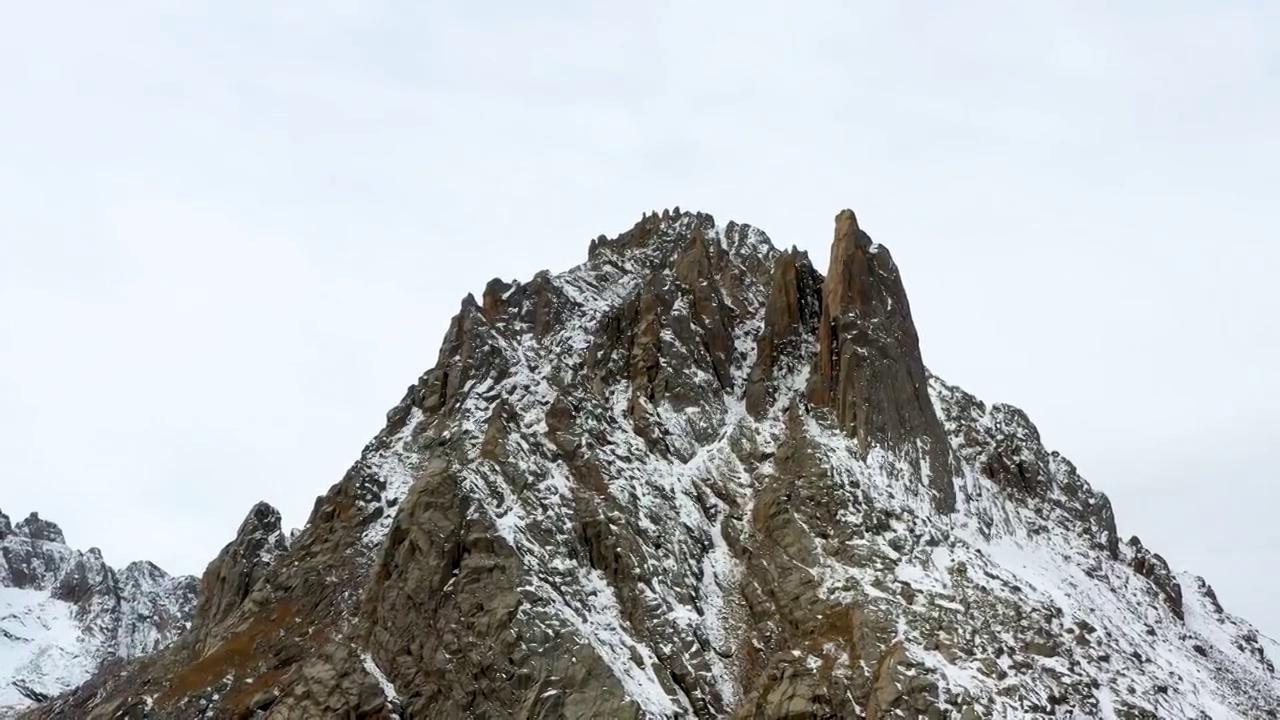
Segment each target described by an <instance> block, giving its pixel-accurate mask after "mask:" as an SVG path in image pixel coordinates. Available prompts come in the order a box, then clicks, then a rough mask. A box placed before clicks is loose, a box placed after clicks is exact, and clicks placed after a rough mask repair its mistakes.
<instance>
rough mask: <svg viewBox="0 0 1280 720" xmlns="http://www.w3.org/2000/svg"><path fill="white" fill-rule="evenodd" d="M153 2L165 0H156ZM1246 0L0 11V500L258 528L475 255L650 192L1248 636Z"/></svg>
mask: <svg viewBox="0 0 1280 720" xmlns="http://www.w3.org/2000/svg"><path fill="white" fill-rule="evenodd" d="M178 8H181V9H178ZM1277 37H1280V5H1276V4H1275V3H1260V2H1243V1H1237V2H1219V3H1213V4H1208V3H1203V2H1190V1H1174V2H1154V1H1152V2H1138V1H1131V2H1121V3H1116V2H1091V1H1085V2H1080V1H1075V0H1072V1H1070V2H1068V1H1066V0H1063V1H1050V0H1042V1H1041V2H1037V3H1015V2H1011V1H1010V2H970V3H964V4H963V6H962V7H961V6H947V5H943V4H940V3H925V2H895V3H844V2H809V3H796V4H793V5H791V6H790V7H788V6H787V5H785V4H783V3H758V2H727V1H726V2H697V3H684V2H680V3H677V2H655V3H642V4H635V3H632V4H629V5H628V6H627V7H626V8H625V9H624V8H623V6H622V4H618V3H600V2H587V1H583V2H557V3H551V4H546V3H537V4H529V3H517V2H508V3H447V4H446V3H436V2H426V3H422V2H416V3H408V2H405V3H400V2H327V3H326V2H317V1H316V0H297V1H295V2H275V3H260V2H228V1H224V2H218V3H212V2H210V3H196V2H188V3H168V2H164V3H161V2H119V3H91V2H76V3H69V2H57V1H55V0H50V1H49V2H44V3H22V4H16V3H10V4H8V5H7V6H6V7H5V8H4V9H3V10H0V88H3V89H4V102H3V112H0V137H3V142H2V143H0V458H3V466H0V509H3V510H4V511H5V512H7V513H8V514H9V515H11V516H15V518H14V519H15V520H16V519H17V516H22V515H25V514H26V513H27V512H29V511H31V510H39V511H40V512H41V513H42V515H44V516H46V517H48V518H51V519H53V520H55V521H58V522H59V523H60V524H62V525H63V527H64V529H65V530H66V533H67V536H68V538H69V540H70V541H71V542H72V543H73V544H76V545H78V546H81V547H87V546H90V545H97V546H100V547H101V548H102V550H103V552H104V554H105V555H106V557H107V559H108V560H109V561H110V562H113V563H124V562H127V561H129V560H132V559H138V558H149V559H153V560H155V561H156V562H158V563H160V564H161V565H162V566H164V567H165V568H167V569H169V570H171V571H175V572H190V573H199V572H200V571H202V569H203V567H204V565H205V563H207V562H208V561H209V560H210V559H211V558H212V557H213V556H214V555H215V554H216V553H217V551H218V550H219V548H220V547H221V546H222V545H223V544H224V543H225V542H227V541H228V540H229V539H230V538H231V536H232V535H233V534H234V532H235V528H236V526H237V525H238V524H239V522H240V520H241V519H242V518H243V516H244V515H245V513H246V512H247V511H248V509H249V507H250V506H251V505H252V504H253V503H254V502H255V501H257V500H259V499H265V500H267V501H269V502H271V503H273V504H275V505H277V506H278V507H280V508H281V510H282V511H283V512H284V515H285V520H286V522H287V523H288V524H290V525H300V524H301V523H302V522H303V521H304V520H305V518H306V515H307V513H308V512H309V510H310V507H311V504H312V502H313V501H314V498H315V496H317V495H319V494H321V493H322V492H324V491H325V490H326V489H327V488H328V486H329V485H330V484H331V483H333V482H335V481H336V480H338V479H339V478H340V476H341V475H342V473H343V472H344V470H345V469H346V468H347V466H348V465H349V464H350V463H351V462H352V461H353V460H354V459H355V458H356V456H357V455H358V453H359V451H360V448H361V446H362V445H363V444H364V442H365V441H366V440H368V439H369V437H371V436H372V435H373V434H374V433H375V432H376V431H377V430H378V429H379V428H380V427H381V425H382V423H383V414H384V413H385V411H386V410H387V409H389V408H390V407H391V406H392V405H394V404H395V402H396V401H397V400H398V399H399V398H400V397H401V394H402V392H403V390H404V388H405V387H406V386H407V385H409V384H410V383H411V382H412V381H413V380H414V379H415V378H416V377H417V376H418V374H419V373H421V372H422V371H423V370H424V369H425V368H427V367H428V366H430V365H431V364H432V363H433V362H434V359H435V356H436V352H437V350H438V348H439V343H440V341H441V339H442V337H443V334H444V331H445V329H446V327H447V324H448V320H449V318H450V316H451V315H452V314H453V313H454V312H455V311H456V309H457V307H458V302H459V300H460V299H461V297H462V296H463V295H465V294H466V293H467V292H473V291H474V292H478V291H479V290H480V289H482V287H483V285H484V283H485V281H486V280H488V279H489V278H490V277H493V276H502V277H505V278H512V277H518V278H528V277H529V276H531V275H532V274H533V273H534V272H535V271H537V270H539V269H541V268H550V269H553V270H559V269H565V268H567V267H570V266H572V265H574V264H576V263H578V262H580V261H581V260H583V259H584V258H585V255H586V248H587V243H588V240H589V238H591V237H593V236H595V235H597V234H600V233H605V234H609V235H613V234H616V233H618V232H621V231H623V230H625V229H627V228H628V227H630V226H631V224H632V223H633V222H634V221H635V220H637V219H638V218H639V217H640V214H641V213H642V212H643V211H645V210H651V209H660V208H663V207H669V206H673V205H680V206H682V207H683V208H686V209H701V210H705V211H708V212H712V213H713V214H715V215H716V217H717V218H718V219H720V220H721V221H722V222H723V221H727V220H729V219H736V220H739V221H746V222H751V223H753V224H755V225H758V226H760V227H762V228H763V229H765V230H766V231H767V232H769V234H770V235H771V236H772V237H773V239H774V241H775V244H778V245H780V246H783V245H791V244H795V245H798V246H800V247H801V248H804V249H807V250H808V251H809V252H810V254H811V255H812V256H814V257H815V259H817V260H818V264H819V265H820V266H824V265H825V258H826V253H827V247H828V244H829V242H830V237H831V229H832V219H833V217H834V215H835V213H836V211H837V210H839V209H840V208H843V207H852V208H854V209H855V210H856V211H857V212H858V214H859V217H860V218H861V220H862V223H863V225H864V227H865V228H866V229H867V230H868V231H869V232H870V233H871V234H872V236H873V237H874V238H876V239H877V240H879V241H881V242H884V243H885V244H887V245H889V246H890V247H891V248H892V249H893V251H894V255H895V257H896V258H897V260H898V262H899V264H900V265H901V266H902V268H903V272H904V274H905V278H906V282H907V286H908V291H909V292H910V295H911V299H912V306H913V310H914V312H915V314H916V318H917V322H918V324H919V327H920V333H921V336H922V341H923V345H924V352H925V360H926V362H927V363H928V364H929V365H930V367H932V368H933V369H934V370H935V371H936V372H937V373H938V374H940V375H942V376H943V377H945V378H947V379H948V380H951V381H953V382H957V383H959V384H961V385H962V386H964V387H965V388H967V389H969V390H971V391H973V392H976V393H977V394H978V395H979V396H981V397H983V398H984V399H986V400H988V401H992V400H998V401H1006V402H1011V403H1013V404H1016V405H1019V406H1021V407H1023V408H1025V409H1026V410H1027V411H1028V412H1029V413H1030V414H1031V416H1032V418H1033V419H1034V420H1035V421H1036V422H1037V424H1038V425H1039V427H1040V429H1041V431H1042V434H1043V435H1044V438H1045V440H1046V442H1047V444H1048V445H1049V446H1050V447H1052V448H1055V449H1058V450H1060V451H1062V452H1063V453H1064V454H1066V455H1068V456H1069V457H1071V458H1073V459H1074V460H1075V461H1076V462H1077V464H1078V465H1079V467H1080V468H1081V470H1082V472H1083V473H1084V474H1085V475H1086V477H1087V478H1089V479H1090V480H1091V482H1092V483H1093V484H1094V485H1095V486H1096V487H1099V488H1101V489H1103V490H1105V491H1106V492H1108V493H1109V494H1110V495H1111V497H1112V498H1113V500H1114V502H1115V505H1116V510H1117V515H1118V517H1119V524H1120V529H1121V532H1122V534H1124V535H1125V536H1126V537H1127V536H1128V535H1129V534H1133V533H1136V534H1138V535H1140V536H1141V537H1142V538H1143V540H1144V541H1145V542H1146V544H1147V545H1148V546H1151V547H1153V548H1154V549H1156V550H1157V551H1159V552H1161V553H1163V554H1164V555H1165V556H1166V557H1167V558H1168V559H1169V560H1170V561H1171V562H1172V564H1174V565H1175V566H1177V567H1180V568H1186V569H1190V570H1193V571H1195V572H1199V573H1201V574H1204V575H1206V576H1207V577H1208V578H1209V580H1210V581H1211V582H1212V583H1213V584H1214V585H1215V586H1216V588H1217V590H1218V594H1219V596H1220V597H1221V599H1222V601H1223V603H1224V604H1225V605H1226V606H1227V607H1228V608H1229V609H1230V610H1232V611H1235V612H1238V613H1241V614H1244V615H1245V616H1247V617H1249V618H1251V619H1252V620H1254V621H1255V622H1257V623H1259V624H1260V625H1261V626H1262V628H1263V629H1264V630H1265V631H1267V632H1268V633H1269V634H1271V635H1273V636H1280V608H1277V607H1276V606H1275V604H1274V602H1273V599H1274V598H1275V597H1277V596H1280V573H1277V572H1276V571H1277V566H1276V563H1277V556H1278V555H1280V552H1278V551H1280V523H1277V522H1276V521H1275V519H1274V516H1275V513H1276V507H1277V499H1278V498H1280V490H1277V489H1276V483H1277V480H1278V479H1280V472H1278V471H1277V470H1276V461H1275V457H1274V455H1275V453H1274V448H1275V447H1280V420H1277V419H1276V413H1275V410H1274V408H1275V407H1276V405H1277V404H1278V402H1280V379H1278V378H1280V375H1278V374H1277V372H1276V369H1277V367H1280V337H1277V323H1276V317H1277V315H1278V313H1280V288H1278V287H1277V282H1276V279H1275V277H1276V269H1277V268H1280V243H1277V228H1280V220H1278V219H1277V215H1276V210H1275V202H1276V198H1278V197H1280V93H1278V92H1277V91H1278V88H1280V56H1278V53H1280V48H1278V46H1277V41H1276V38H1277Z"/></svg>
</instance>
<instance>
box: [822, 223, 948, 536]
mask: <svg viewBox="0 0 1280 720" xmlns="http://www.w3.org/2000/svg"><path fill="white" fill-rule="evenodd" d="M822 292H823V303H822V320H821V322H820V323H819V325H818V357H817V360H816V363H815V369H814V374H813V377H812V381H811V386H810V398H811V399H812V401H813V403H814V404H815V405H819V406H825V407H830V408H831V409H832V410H833V411H834V414H835V418H836V421H837V422H838V423H839V425H840V427H841V428H842V429H843V430H844V431H845V432H846V433H848V434H849V436H850V437H854V438H856V439H857V440H858V444H859V446H860V447H861V448H862V451H863V452H867V451H868V450H869V449H870V448H871V447H872V446H881V447H885V448H890V449H894V450H896V451H899V452H901V453H904V454H906V455H908V456H914V457H915V459H916V463H917V467H918V469H919V473H920V476H921V480H922V481H924V482H926V483H927V484H928V486H929V487H930V489H931V490H932V491H933V501H934V506H935V507H936V508H937V510H938V511H939V512H943V513H949V512H951V511H952V510H953V509H954V508H955V487H954V485H953V484H952V481H951V467H952V466H951V452H950V444H949V443H948V441H947V436H946V433H945V431H944V430H943V429H942V425H941V423H940V422H939V421H938V418H937V415H936V414H935V411H934V407H933V403H932V401H931V400H930V399H929V391H928V384H927V376H926V373H925V368H924V362H923V360H922V359H921V357H920V340H919V338H918V336H917V335H916V328H915V324H914V322H913V321H912V319H911V308H910V305H909V303H908V302H907V294H906V291H905V290H904V288H903V285H902V278H901V277H900V275H899V273H898V268H897V265H895V264H894V262H893V258H892V257H890V255H889V251H888V249H886V248H884V247H882V246H879V245H873V244H872V242H871V238H870V237H869V236H867V234H866V233H865V232H863V231H862V229H861V228H859V227H858V221H857V218H856V217H855V216H854V214H853V211H852V210H844V211H841V212H840V214H839V215H837V216H836V231H835V240H834V242H833V243H832V245H831V264H830V268H829V269H828V271H827V278H826V281H825V282H824V283H823V291H822Z"/></svg>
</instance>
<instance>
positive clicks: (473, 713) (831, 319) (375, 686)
mask: <svg viewBox="0 0 1280 720" xmlns="http://www.w3.org/2000/svg"><path fill="white" fill-rule="evenodd" d="M30 527H31V528H32V531H31V532H33V533H34V532H36V531H35V530H34V528H35V525H34V524H33V525H31V526H30ZM39 532H44V531H39ZM46 542H49V541H46ZM1278 654H1280V647H1277V645H1276V643H1274V642H1273V641H1271V640H1270V639H1268V638H1266V637H1264V636H1263V635H1262V634H1261V633H1259V632H1258V631H1257V630H1256V629H1255V628H1253V627H1252V626H1251V625H1249V624H1248V623H1247V622H1245V621H1244V620H1242V619H1240V618H1238V617H1235V616H1233V615H1232V614H1230V613H1229V612H1227V611H1226V610H1225V609H1224V608H1223V606H1222V605H1221V604H1219V602H1218V600H1217V598H1216V596H1215V594H1214V592H1213V590H1212V589H1211V588H1210V586H1209V585H1208V584H1207V583H1206V582H1205V581H1204V580H1203V579H1201V578H1199V577H1197V576H1193V575H1187V574H1182V573H1178V572H1176V571H1174V570H1173V569H1171V568H1170V566H1169V564H1168V563H1167V562H1165V560H1164V559H1162V558H1161V557H1160V555H1159V554H1157V553H1155V552H1153V551H1152V550H1150V549H1148V548H1146V547H1145V546H1144V545H1143V544H1142V543H1141V542H1140V541H1138V540H1137V539H1136V538H1134V539H1130V540H1128V541H1122V540H1121V539H1120V536H1119V535H1118V533H1117V528H1116V521H1115V518H1114V516H1113V514H1112V510H1111V506H1110V503H1109V502H1108V501H1107V498H1106V496H1105V495H1103V494H1102V493H1100V492H1098V491H1096V490H1094V489H1093V488H1091V487H1090V486H1089V484H1088V483H1087V482H1085V480H1084V479H1083V478H1082V477H1081V476H1080V474H1079V473H1078V472H1077V471H1076V468H1075V467H1074V466H1073V465H1072V464H1071V462H1070V461H1069V460H1067V459H1066V458H1065V457H1063V456H1062V455H1059V454H1058V453H1057V452H1053V451H1050V450H1048V449H1046V448H1045V447H1044V445H1043V444H1042V442H1041V440H1040V435H1039V433H1038V432H1037V430H1036V427H1035V425H1034V424H1033V423H1032V422H1031V420H1030V419H1029V418H1028V417H1027V415H1026V414H1025V413H1023V412H1022V411H1020V410H1018V409H1017V408H1015V407H1011V406H1009V405H1003V404H998V403H997V404H987V403H984V402H982V401H980V400H979V399H977V398H975V397H973V396H972V395H970V394H968V393H966V392H965V391H963V390H961V389H960V388H958V387H955V386H953V385H950V384H948V383H947V382H945V381H944V380H942V379H941V378H939V377H938V376H937V375H934V374H933V373H931V372H930V371H929V370H928V369H927V368H926V366H925V363H924V359H923V358H922V357H921V354H920V345H919V340H918V337H917V335H916V328H915V325H914V323H913V322H912V318H911V308H910V304H909V302H908V299H907V294H906V291H905V289H904V284H903V278H902V273H901V270H900V268H899V267H898V265H897V264H896V263H895V262H894V260H893V257H892V256H891V255H890V253H889V251H888V249H886V248H885V247H884V246H882V245H879V244H877V243H875V242H873V241H872V240H871V238H870V237H869V236H868V235H867V233H866V232H864V230H863V229H862V227H861V226H860V225H859V222H858V220H857V218H856V217H855V216H854V214H853V213H852V212H850V211H847V210H846V211H844V212H841V213H839V215H838V216H837V217H836V220H835V233H834V240H833V243H832V246H831V253H830V258H829V260H828V264H827V268H826V274H825V275H823V274H822V273H821V272H819V271H818V269H816V268H815V267H814V265H813V262H812V261H811V260H810V258H809V257H807V256H806V255H805V254H804V253H802V252H799V251H797V250H795V249H794V248H793V249H790V250H779V249H777V248H775V247H774V245H773V244H772V243H771V242H770V240H769V238H768V237H766V236H765V234H764V233H763V232H761V231H760V230H758V229H756V228H754V227H751V226H749V225H744V224H737V223H732V222H731V223H728V224H727V225H724V226H720V225H717V224H716V222H715V220H713V219H712V217H711V216H710V215H706V214H701V213H690V212H681V211H680V210H679V209H676V210H673V211H664V212H662V213H661V214H659V213H653V214H648V215H646V216H645V217H644V218H643V219H642V220H640V222H639V223H638V224H636V225H635V226H634V227H633V228H631V229H630V230H628V231H626V232H624V233H622V234H621V235H618V236H617V237H613V238H608V237H604V236H601V237H600V238H598V239H596V240H594V241H592V242H591V243H590V247H589V251H588V256H587V259H586V261H585V262H584V263H582V264H581V265H579V266H577V267H574V268H572V269H570V270H567V271H565V272H561V273H558V274H552V273H549V272H541V273H539V274H537V275H535V276H534V277H533V278H532V279H531V280H529V281H527V282H506V281H502V280H493V281H491V282H490V283H489V284H488V286H487V287H485V289H484V292H483V293H482V295H481V297H479V298H476V297H473V296H468V297H467V298H465V299H464V300H463V301H462V306H461V309H460V310H459V312H458V314H457V316H456V317H454V319H453V321H452V323H451V325H450V327H449V330H448V333H447V334H446V336H445V339H444V345H443V348H442V349H441V351H440V355H439V359H438V360H437V362H436V364H435V366H434V367H432V368H431V369H430V370H428V371H427V372H426V373H425V374H424V375H422V376H421V377H420V378H419V379H418V381H417V382H416V383H414V384H413V385H411V386H410V387H409V388H408V391H407V392H406V393H405V395H404V398H403V399H402V400H401V401H400V403H399V404H398V405H396V406H395V407H394V408H393V409H392V410H391V411H390V412H389V413H388V415H387V419H386V426H385V428H383V430H382V431H381V432H380V433H378V435H377V436H376V437H375V438H374V439H373V440H372V441H371V442H370V443H369V444H368V445H367V446H366V447H365V448H364V451H363V453H362V454H361V455H360V457H359V459H358V460H356V462H355V464H354V465H352V467H351V468H350V470H349V471H348V472H347V473H346V475H345V476H344V477H343V478H342V479H341V480H340V481H339V482H337V483H336V484H334V485H333V486H332V487H331V488H330V489H329V490H328V492H327V493H325V494H324V495H323V496H321V497H320V498H318V500H317V501H316V503H315V507H314V510H313V511H312V513H311V517H310V519H309V520H308V522H307V524H306V526H305V527H304V528H303V529H302V530H301V532H300V533H298V534H297V535H296V537H293V538H285V537H284V535H283V534H282V533H281V531H280V520H279V515H278V514H277V513H275V512H274V510H272V509H271V508H270V507H268V506H263V505H260V506H258V507H255V508H254V509H253V511H252V512H251V513H250V514H249V517H248V518H247V519H246V520H245V522H244V524H243V525H242V526H241V528H240V531H239V533H238V534H237V536H236V537H235V539H234V540H233V541H232V542H231V543H230V544H228V545H227V547H226V549H224V551H223V552H222V553H221V555H219V557H218V558H217V559H216V560H214V562H213V563H212V564H211V565H210V566H209V569H208V570H207V571H206V573H205V576H204V578H203V580H202V581H201V584H200V597H199V600H198V603H197V608H196V610H195V619H194V623H193V625H192V627H191V629H190V630H189V631H188V632H187V633H185V634H184V635H183V636H182V637H181V638H180V639H178V640H177V641H176V642H175V643H173V644H172V645H169V646H168V647H166V648H164V649H162V650H160V651H159V652H157V653H154V654H151V655H147V656H144V657H141V658H138V659H135V660H132V661H130V662H128V663H123V664H117V665H113V666H112V667H111V668H110V669H109V670H107V671H104V672H100V673H98V674H97V675H96V676H95V677H93V678H92V679H91V680H89V681H88V682H87V683H85V684H84V685H82V686H81V687H79V688H78V689H76V690H74V691H72V692H69V693H67V694H64V695H61V696H59V697H57V698H54V699H53V700H51V701H49V702H47V703H45V704H43V705H41V706H38V707H36V708H34V709H33V710H31V711H30V712H29V715H28V717H31V718H65V717H75V718H184V719H186V718H275V719H279V720H313V719H315V718H384V719H387V718H399V719H400V720H408V719H410V718H412V719H414V720H423V719H428V720H436V719H446V718H546V719H550V718H575V719H576V718H581V719H586V718H619V719H632V718H740V719H743V720H746V719H749V718H750V719H764V718H791V719H797V720H798V719H800V718H867V719H869V720H877V719H880V718H929V719H940V718H959V719H961V720H974V719H975V718H1005V717H1037V716H1041V717H1091V718H1093V717H1098V718H1127V719H1138V718H1232V717H1236V718H1265V717H1276V716H1277V714H1278V713H1280V681H1277V679H1276V675H1275V667H1274V666H1273V660H1274V659H1275V658H1276V657H1277V655H1278Z"/></svg>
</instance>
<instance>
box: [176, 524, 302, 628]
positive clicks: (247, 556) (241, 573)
mask: <svg viewBox="0 0 1280 720" xmlns="http://www.w3.org/2000/svg"><path fill="white" fill-rule="evenodd" d="M288 549H289V544H288V542H287V541H286V540H285V536H284V532H283V530H282V529H281V526H280V511H279V510H276V509H275V508H274V507H272V506H271V505H269V504H267V503H265V502H260V503H258V504H256V505H254V506H253V509H251V510H250V511H249V515H248V516H247V517H245V519H244V521H243V522H241V523H240V529H239V530H238V531H237V532H236V536H235V539H234V540H232V541H231V542H229V543H227V545H226V546H224V547H223V548H222V552H220V553H218V557H216V558H215V559H214V560H213V562H211V563H209V566H208V567H207V568H206V569H205V571H204V576H203V577H201V579H200V599H199V601H198V602H197V604H196V610H195V626H196V628H197V630H198V631H201V630H207V629H209V628H212V627H214V626H216V625H217V624H218V623H220V622H221V621H223V620H225V619H227V618H228V617H230V616H231V614H232V613H234V612H235V611H236V609H237V608H239V607H240V605H241V603H243V602H244V600H245V598H247V597H248V596H249V593H250V592H251V591H252V590H253V588H254V586H256V585H257V584H258V582H259V581H260V580H262V578H263V577H264V576H265V574H266V571H267V570H268V568H270V567H271V563H272V562H274V561H275V559H276V557H278V556H279V555H281V554H283V553H284V552H285V551H287V550H288Z"/></svg>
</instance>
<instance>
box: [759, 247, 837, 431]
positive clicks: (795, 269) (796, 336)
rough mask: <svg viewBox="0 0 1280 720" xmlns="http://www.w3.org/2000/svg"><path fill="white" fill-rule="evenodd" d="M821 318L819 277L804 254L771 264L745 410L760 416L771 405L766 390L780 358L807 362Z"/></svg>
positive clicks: (782, 257) (793, 254) (780, 257)
mask: <svg viewBox="0 0 1280 720" xmlns="http://www.w3.org/2000/svg"><path fill="white" fill-rule="evenodd" d="M821 316H822V276H821V275H820V274H818V271H817V270H814V269H813V265H812V264H811V263H810V262H809V256H808V254H807V253H803V252H800V251H798V250H796V249H795V248H792V249H791V250H789V251H787V252H784V253H782V254H780V255H778V258H777V259H776V260H775V261H774V263H773V275H772V278H771V279H770V283H769V299H768V303H767V304H766V305H765V310H764V328H763V330H762V331H761V333H760V338H759V340H757V341H756V362H755V365H754V366H753V367H752V368H751V375H750V377H749V379H748V383H747V389H746V403H747V410H748V411H749V412H750V413H751V414H752V415H755V416H756V417H760V416H762V415H763V414H764V413H765V412H766V411H767V410H768V408H769V405H770V404H772V402H773V395H774V393H773V392H772V388H771V387H770V385H771V383H772V382H773V380H774V378H775V374H776V370H777V367H778V365H779V363H780V362H781V361H782V360H783V359H784V358H792V359H795V360H800V361H801V362H808V358H807V357H806V355H808V353H807V352H803V351H804V350H806V349H807V348H806V345H807V343H809V342H811V341H813V340H814V339H815V338H816V334H817V330H818V322H819V320H820V318H821Z"/></svg>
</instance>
